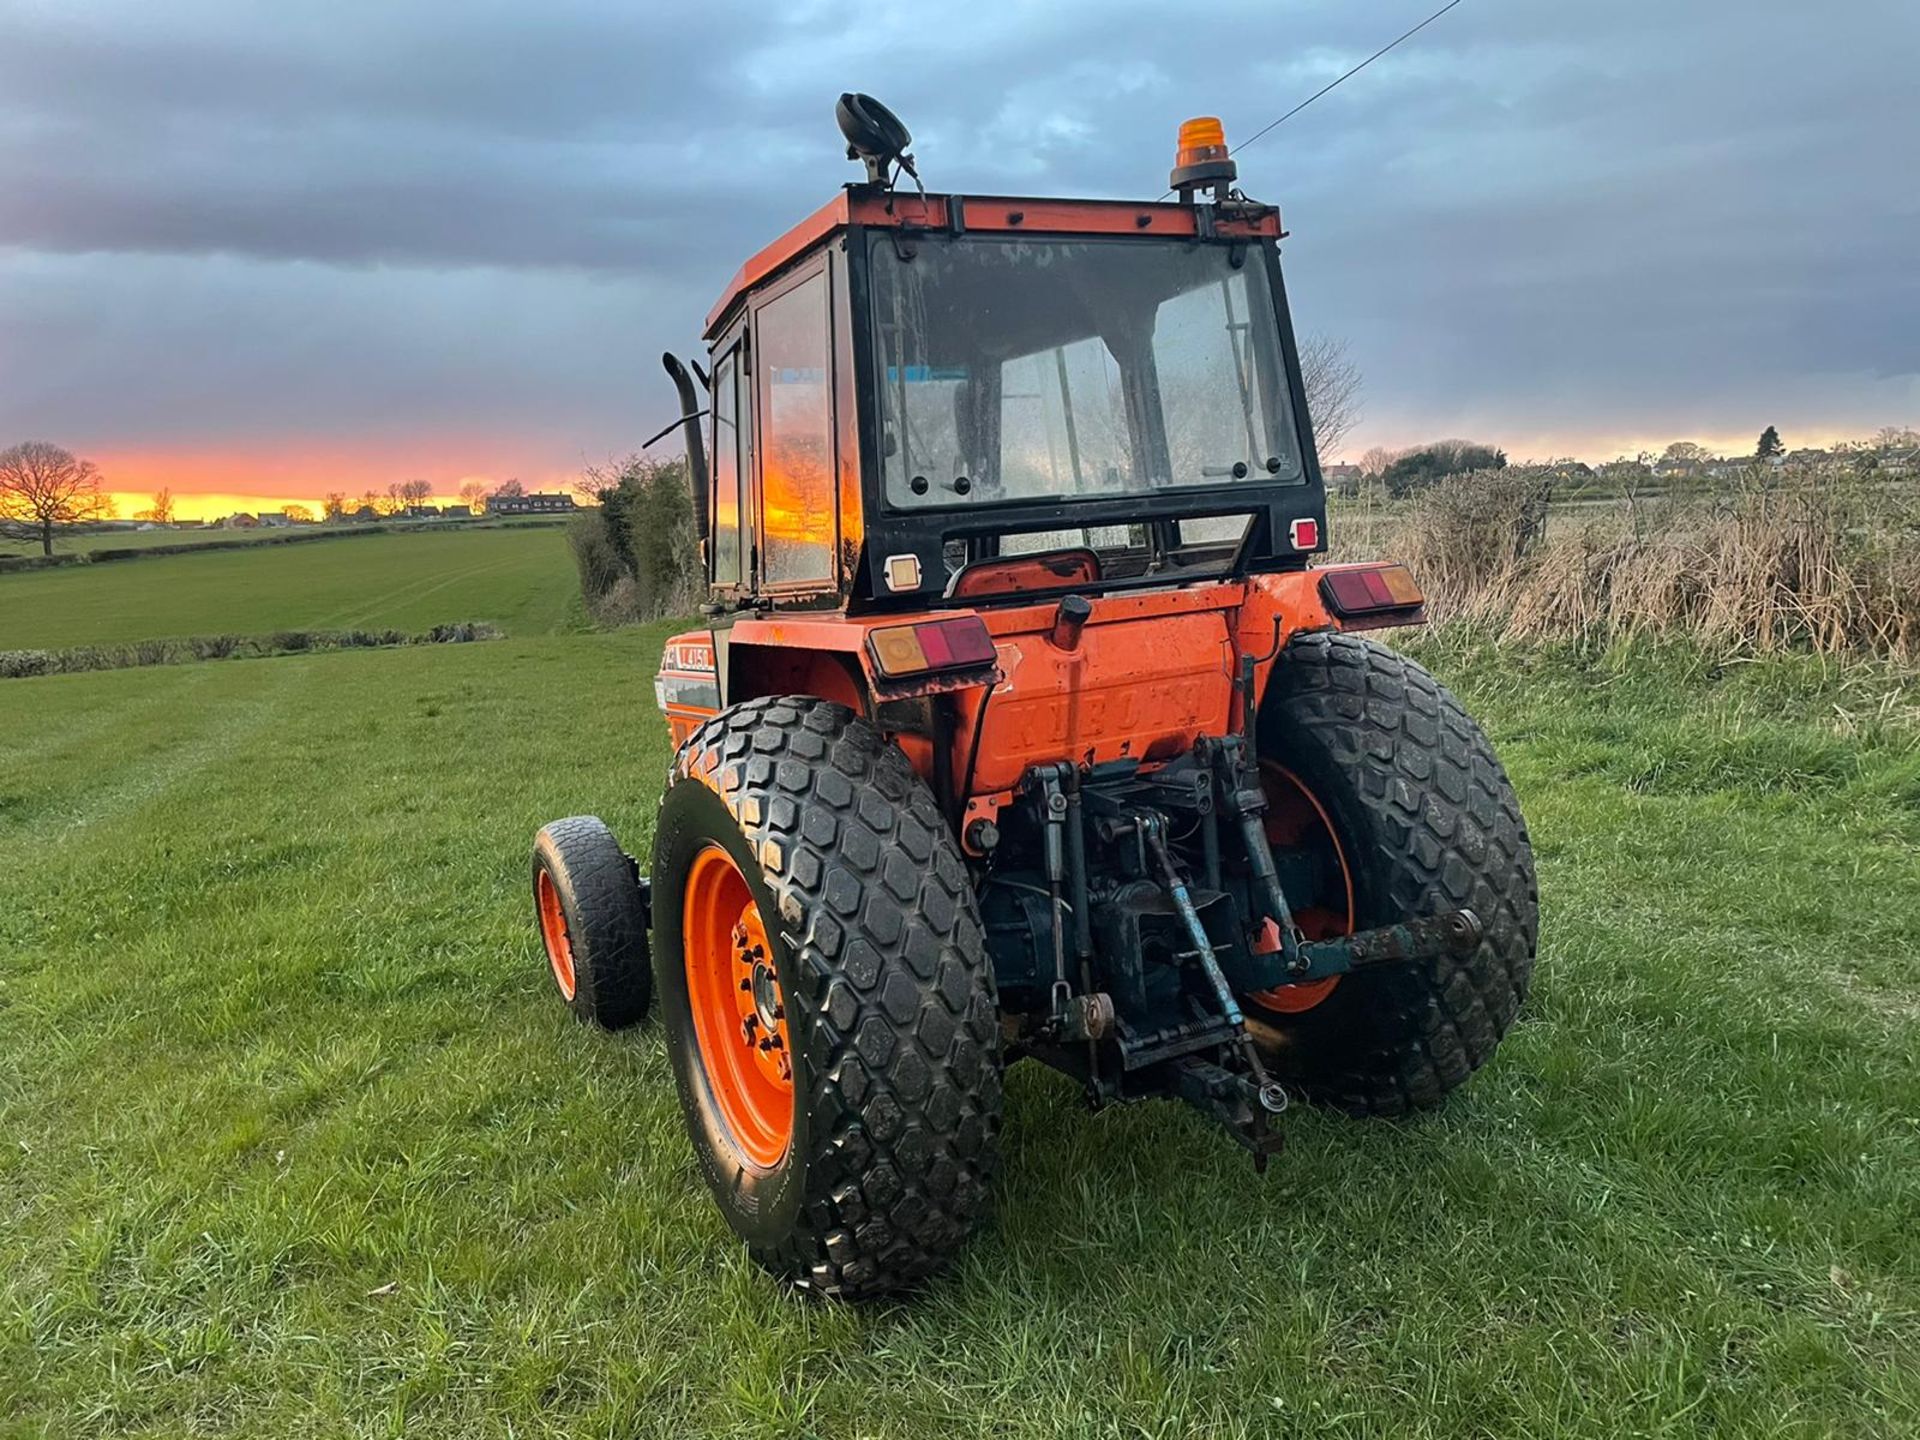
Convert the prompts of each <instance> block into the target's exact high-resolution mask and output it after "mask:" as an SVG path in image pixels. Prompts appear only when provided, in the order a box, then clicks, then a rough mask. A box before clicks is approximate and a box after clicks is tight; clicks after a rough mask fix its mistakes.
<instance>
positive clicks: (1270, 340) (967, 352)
mask: <svg viewBox="0 0 1920 1440" xmlns="http://www.w3.org/2000/svg"><path fill="white" fill-rule="evenodd" d="M1281 233H1282V232H1281V228H1280V217H1279V213H1278V212H1277V211H1276V210H1275V209H1274V208H1273V207H1271V206H1267V205H1260V204H1256V203H1254V202H1251V201H1247V200H1244V199H1242V198H1239V197H1238V196H1237V195H1232V196H1227V195H1223V196H1221V197H1220V198H1219V199H1218V200H1217V201H1212V200H1202V199H1196V198H1195V197H1194V196H1192V195H1191V194H1187V195H1185V196H1183V197H1182V199H1181V200H1180V201H1178V202H1168V203H1131V202H1119V201H1107V200H1046V199H1022V198H1007V197H998V196H995V197H987V196H960V195H940V194H924V193H919V194H902V193H899V192H898V191H896V190H893V189H891V188H889V187H887V186H884V185H880V184H872V183H869V184H859V185H850V186H848V187H847V188H846V189H845V190H844V191H843V192H842V193H841V194H839V195H837V196H835V197H834V198H833V199H832V200H831V201H829V202H828V203H827V204H826V205H824V206H822V207H821V208H820V209H819V210H818V211H816V212H815V213H814V214H813V215H811V216H809V217H808V218H807V219H806V220H804V221H802V222H801V223H800V224H799V225H797V226H795V227H794V228H793V229H792V230H790V231H788V232H787V233H786V234H785V235H783V236H782V237H781V238H780V239H778V240H777V241H775V242H774V243H773V244H771V245H769V246H767V247H766V248H765V249H764V250H762V251H760V253H759V254H757V255H755V256H753V257H752V258H751V259H750V260H748V261H747V263H746V264H745V265H743V266H742V267H741V268H740V270H739V271H738V273H737V274H736V275H735V276H734V277H733V280H732V282H731V283H730V284H729V285H728V286H727V288H726V290H725V291H724V293H723V294H722V295H721V296H720V299H719V301H718V302H717V303H716V304H715V306H714V307H713V310H712V312H711V314H710V315H709V316H708V321H707V329H706V340H707V344H708V347H709V355H708V363H707V366H706V369H705V373H706V376H707V377H708V379H709V385H708V389H709V394H708V395H707V397H705V398H706V403H705V404H704V405H702V404H701V403H700V400H701V397H700V396H699V395H698V394H697V392H695V391H694V390H693V388H692V382H691V380H688V381H687V382H686V383H685V385H684V387H683V391H684V393H683V399H684V400H685V401H687V402H689V403H687V405H686V407H685V408H686V410H687V412H688V413H689V414H692V413H693V412H695V411H697V410H702V409H704V410H706V411H707V414H706V416H705V417H704V419H705V422H706V423H705V425H704V426H703V427H702V430H701V433H700V435H699V436H698V443H697V444H695V445H690V446H689V449H690V450H692V451H695V452H696V453H697V455H698V456H699V457H700V458H701V459H703V460H705V462H706V463H705V464H704V465H702V466H698V467H697V468H698V469H701V470H704V473H702V474H698V475H696V479H695V483H696V486H697V487H698V488H699V491H700V494H699V502H700V503H699V504H698V505H697V507H696V508H697V510H698V512H699V515H700V519H701V521H702V527H701V528H702V531H703V533H704V535H705V537H706V546H705V558H706V562H707V567H708V581H709V585H710V588H711V595H712V600H713V603H714V604H715V605H716V606H717V607H719V608H720V610H721V612H722V613H723V614H724V613H727V612H730V611H735V610H739V609H743V608H764V609H768V610H796V609H797V610H818V609H832V608H841V607H844V608H845V609H846V610H847V611H848V612H849V613H861V612H868V611H880V610H904V609H912V608H926V607H933V608H938V607H941V606H947V605H953V604H956V603H960V602H966V603H969V604H993V603H1007V602H1009V601H1010V600H1012V599H1014V598H1018V597H1020V596H1028V595H1031V594H1032V593H1033V592H1034V591H1036V590H1048V589H1073V590H1075V591H1078V592H1081V593H1087V592H1095V593H1098V592H1105V591H1112V590H1123V589H1128V588H1135V587H1140V586H1149V585H1166V584H1169V583H1173V584H1180V583H1185V582H1188V581H1192V580H1198V579H1203V578H1209V577H1220V576H1226V575H1239V574H1244V573H1248V572H1250V571H1254V572H1257V571H1262V570H1274V569H1286V568H1298V567H1300V566H1302V565H1304V564H1305V562H1306V557H1307V556H1308V555H1309V554H1311V553H1313V552H1315V551H1317V550H1319V549H1321V548H1322V541H1321V534H1322V531H1323V529H1324V524H1323V522H1324V518H1325V516H1324V508H1325V501H1324V494H1323V491H1322V488H1321V482H1320V473H1319V464H1318V460H1317V457H1316V456H1315V454H1314V449H1313V441H1312V434H1311V431H1310V429H1309V427H1308V421H1307V415H1306V407H1305V405H1304V403H1303V401H1302V399H1301V379H1300V370H1299V362H1298V358H1297V355H1296V351H1295V346H1294V338H1293V332H1292V328H1291V326H1290V324H1289V322H1288V317H1287V305H1286V295H1285V290H1284V287H1283V284H1282V280H1281V273H1280V263H1279V254H1278V243H1277V242H1278V240H1279V238H1280V236H1281ZM668 368H669V370H670V371H677V372H678V373H679V375H682V376H683V375H684V374H685V372H684V370H681V369H680V367H679V366H678V362H676V361H672V360H669V366H668ZM690 423H691V422H690ZM1031 556H1041V557H1046V558H1045V559H1044V560H1043V561H1039V562H1036V563H1027V564H1021V565H1017V566H1012V567H1010V566H1008V565H1007V564H1006V563H1005V562H1007V561H1008V560H1010V559H1013V558H1015V557H1031Z"/></svg>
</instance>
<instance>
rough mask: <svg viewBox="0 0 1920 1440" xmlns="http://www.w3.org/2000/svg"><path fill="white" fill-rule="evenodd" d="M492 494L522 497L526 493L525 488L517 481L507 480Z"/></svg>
mask: <svg viewBox="0 0 1920 1440" xmlns="http://www.w3.org/2000/svg"><path fill="white" fill-rule="evenodd" d="M493 493H494V494H496V495H524V494H526V493H527V487H526V486H524V485H522V484H521V483H520V482H519V481H518V480H508V481H505V482H504V483H503V484H501V485H500V486H499V487H498V488H497V489H496V490H495V491H494V492H493Z"/></svg>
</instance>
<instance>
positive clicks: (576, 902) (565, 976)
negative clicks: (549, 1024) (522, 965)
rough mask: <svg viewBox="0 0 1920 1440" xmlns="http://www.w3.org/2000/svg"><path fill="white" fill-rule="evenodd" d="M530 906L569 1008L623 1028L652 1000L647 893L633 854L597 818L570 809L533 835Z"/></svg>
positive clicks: (599, 1022)
mask: <svg viewBox="0 0 1920 1440" xmlns="http://www.w3.org/2000/svg"><path fill="white" fill-rule="evenodd" d="M533 912H534V918H535V920H536V921H537V922H538V924H539V926H540V943H541V946H542V948H544V949H545V951H546V956H547V966H548V968H549V969H550V970H552V972H553V982H554V984H555V986H557V987H558V989H559V991H560V998H561V999H563V1000H565V1001H566V1002H567V1008H568V1009H569V1010H571V1011H573V1013H574V1014H575V1015H576V1016H578V1017H579V1018H580V1019H581V1020H586V1021H591V1022H592V1023H593V1024H595V1025H598V1026H600V1027H602V1028H603V1029H607V1030H621V1029H624V1028H625V1027H627V1026H629V1025H632V1024H634V1023H635V1022H636V1021H638V1020H640V1019H642V1018H643V1017H644V1016H645V1015H646V1013H647V1005H648V1003H649V1002H650V1001H651V1000H652V999H653V972H652V970H651V969H650V968H649V966H648V963H647V896H646V890H645V887H644V882H643V881H642V880H641V879H640V875H639V872H638V870H637V868H636V867H635V865H634V863H633V859H632V857H631V856H629V855H628V854H627V853H626V852H625V851H624V850H622V849H621V848H620V843H619V841H617V840H615V839H614V838H613V832H612V831H611V830H609V829H608V828H607V827H606V825H605V824H604V823H603V822H602V821H600V820H599V819H598V818H597V817H595V816H592V815H575V816H573V817H571V818H570V819H566V820H555V821H554V822H553V823H552V824H550V825H543V826H541V827H540V830H539V833H538V834H536V835H535V836H534V837H533Z"/></svg>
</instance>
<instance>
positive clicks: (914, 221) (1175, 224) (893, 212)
mask: <svg viewBox="0 0 1920 1440" xmlns="http://www.w3.org/2000/svg"><path fill="white" fill-rule="evenodd" d="M1203 210H1204V211H1205V212H1207V213H1206V214H1205V215H1203V214H1202V211H1203ZM854 225H863V226H872V227H875V228H888V229H896V230H939V231H943V232H946V233H948V234H955V235H958V234H964V233H965V232H967V231H970V230H980V231H989V232H993V233H999V234H1007V233H1011V232H1015V231H1020V232H1031V233H1034V234H1046V235H1166V236H1175V237H1178V236H1192V235H1200V234H1203V233H1205V232H1206V231H1207V230H1209V229H1211V232H1212V233H1213V234H1215V235H1218V236H1222V237H1226V238H1229V239H1246V240H1252V239H1260V238H1271V239H1278V238H1280V237H1281V236H1282V235H1284V234H1285V233H1286V232H1285V231H1283V230H1282V229H1281V228H1280V212H1279V211H1278V210H1277V209H1274V208H1272V207H1270V206H1262V205H1248V206H1245V207H1243V208H1238V209H1233V210H1227V209H1216V208H1215V207H1213V206H1199V205H1185V204H1179V203H1176V202H1172V201H1167V202H1161V201H1140V200H1059V199H1040V198H1023V197H1020V196H1009V195H964V196H963V195H919V194H914V195H902V194H900V193H898V192H897V191H894V192H889V191H886V190H882V189H880V188H879V187H877V186H872V185H849V186H847V187H846V188H845V189H844V190H842V191H841V192H840V193H839V194H838V195H836V196H834V197H833V199H831V200H829V201H828V202H827V203H826V204H824V205H822V206H821V207H820V208H819V209H818V210H816V211H814V212H813V214H811V215H809V216H808V217H807V218H806V219H804V220H802V221H801V222H800V223H799V224H798V225H795V226H794V227H793V228H792V229H791V230H789V231H787V233H786V234H784V235H782V236H781V237H780V238H779V239H778V240H775V241H774V242H773V243H772V244H771V245H769V246H767V247H766V248H765V249H763V250H761V251H759V252H758V253H757V254H755V255H753V256H751V257H749V259H748V260H747V262H746V264H744V265H742V266H741V267H740V268H739V269H738V270H737V271H735V272H734V276H733V279H732V280H730V281H728V282H727V288H726V289H725V290H724V291H722V292H721V295H720V298H719V300H717V301H715V302H714V306H713V309H711V310H710V311H708V312H707V326H706V331H705V333H704V335H703V337H702V338H703V339H706V340H712V339H713V338H714V336H716V335H717V334H719V332H720V327H721V323H722V322H723V321H724V320H725V319H726V318H727V317H728V315H729V313H730V312H731V311H732V310H733V308H734V307H735V306H736V305H738V304H739V303H740V300H741V297H743V296H744V295H746V294H747V293H748V292H749V291H751V290H752V289H753V288H754V287H755V286H757V285H759V284H760V283H761V282H763V281H765V280H767V279H770V278H771V277H772V276H773V275H774V274H776V273H777V272H779V271H780V270H783V269H785V268H786V267H787V266H788V265H789V264H791V263H792V262H793V261H795V260H798V259H799V258H800V257H801V256H802V255H805V254H807V253H808V252H809V251H811V250H812V249H814V247H815V246H817V245H819V244H820V243H821V242H822V241H824V240H826V239H827V238H828V237H829V236H831V235H833V234H835V233H836V232H838V231H840V230H844V229H847V228H848V227H850V226H854Z"/></svg>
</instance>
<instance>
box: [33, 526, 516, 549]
mask: <svg viewBox="0 0 1920 1440" xmlns="http://www.w3.org/2000/svg"><path fill="white" fill-rule="evenodd" d="M380 523H381V525H382V526H383V527H385V528H391V529H396V530H400V531H402V532H403V533H405V532H421V533H431V532H432V531H435V530H444V529H447V528H458V529H460V530H473V529H477V528H483V527H484V528H489V529H492V528H499V527H501V526H514V527H519V528H540V527H543V526H545V525H548V524H551V523H552V522H551V521H544V520H477V521H476V520H459V521H454V522H452V524H451V527H450V526H449V522H447V521H443V520H420V521H412V522H409V521H403V520H383V521H381V522H380ZM338 533H340V532H338V531H336V530H334V529H333V528H332V527H324V528H320V529H315V528H314V527H311V526H303V527H300V528H297V529H290V530H282V529H276V528H272V527H261V528H260V529H256V530H223V529H206V528H203V527H198V526H189V527H185V528H182V529H177V530H176V529H165V530H76V531H66V532H63V533H62V534H60V535H59V536H58V537H57V538H56V539H55V541H54V553H55V554H57V555H65V554H68V553H69V552H73V551H87V550H150V549H152V548H153V547H154V546H156V545H212V544H235V543H241V544H267V545H284V544H286V543H287V542H288V541H289V540H290V539H291V540H292V541H293V542H294V543H295V544H304V543H309V542H310V540H311V539H312V538H313V537H314V536H316V535H320V536H325V537H326V538H328V539H332V538H334V537H335V536H336V535H337V534H338ZM345 533H346V534H348V535H351V534H353V533H354V531H353V528H352V527H346V530H345ZM39 553H40V542H39V541H37V540H13V539H8V538H7V537H6V536H3V535H0V555H38V554H39Z"/></svg>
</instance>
